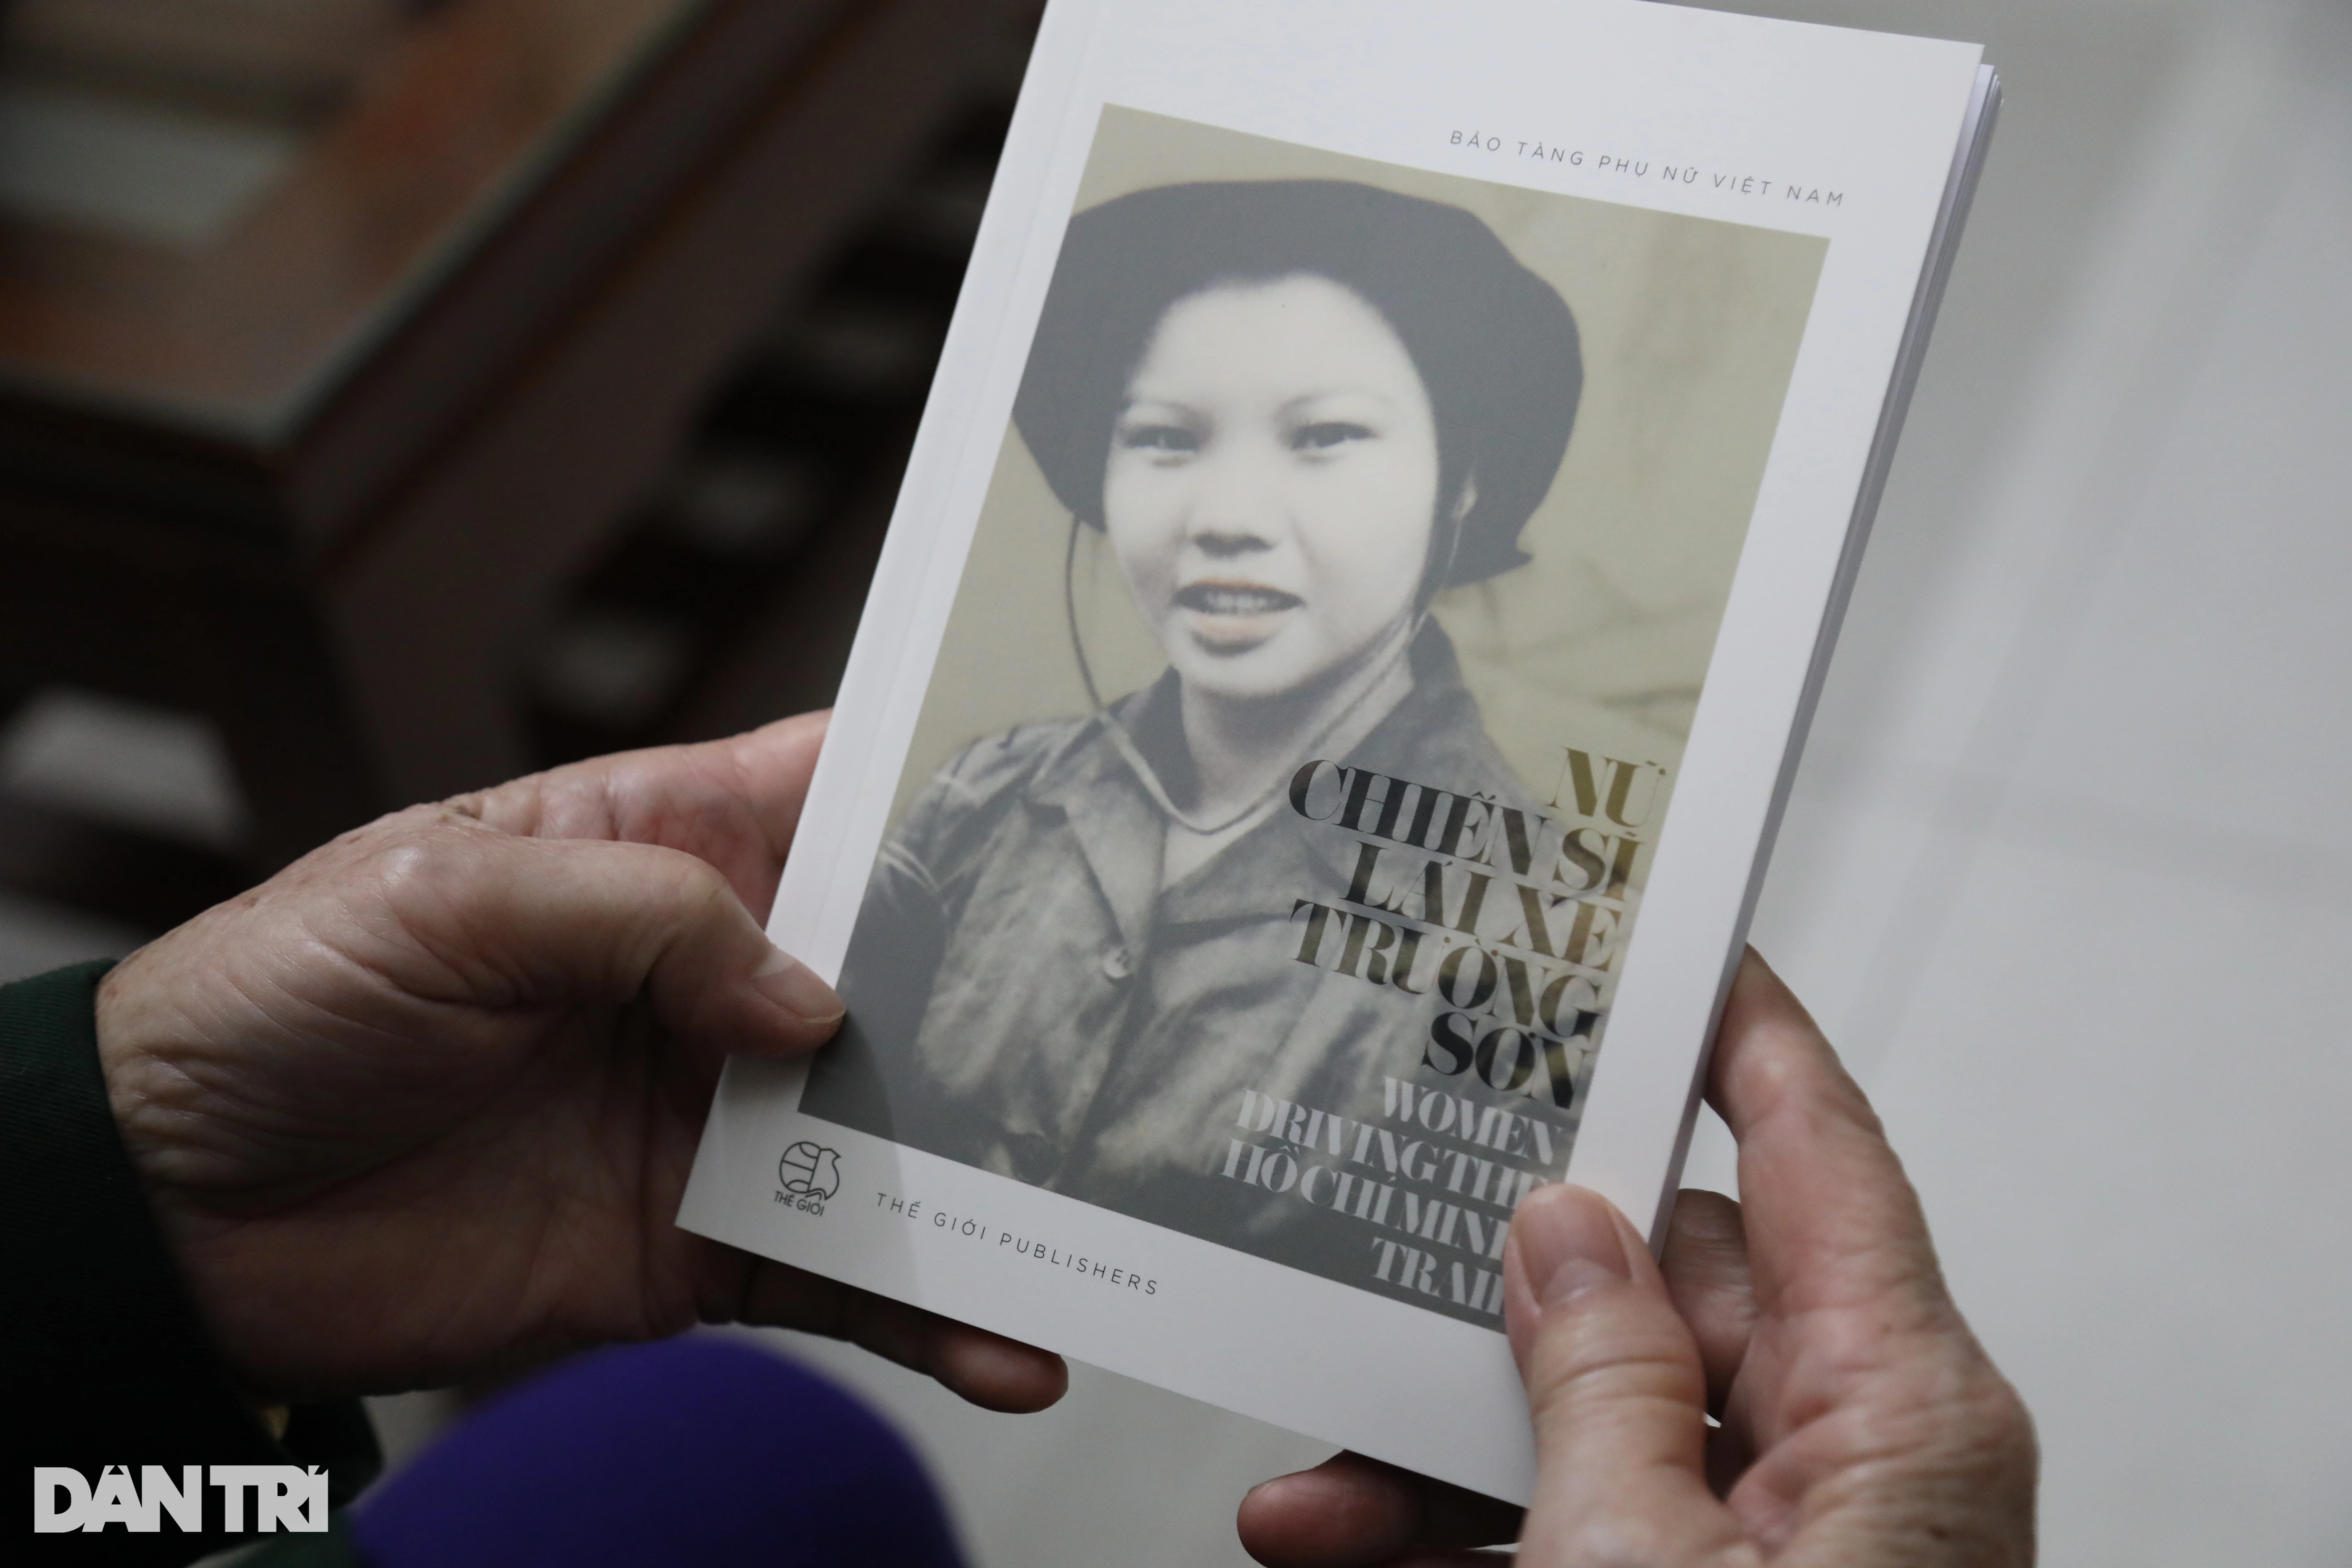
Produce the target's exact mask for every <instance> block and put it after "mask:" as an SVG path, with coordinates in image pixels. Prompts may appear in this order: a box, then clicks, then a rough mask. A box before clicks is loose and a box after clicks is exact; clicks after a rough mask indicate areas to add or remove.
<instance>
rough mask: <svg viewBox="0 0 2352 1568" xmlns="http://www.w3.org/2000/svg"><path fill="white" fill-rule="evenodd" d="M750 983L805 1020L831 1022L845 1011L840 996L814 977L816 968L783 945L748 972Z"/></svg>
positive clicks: (809, 1021) (812, 1022)
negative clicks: (786, 950) (786, 949)
mask: <svg viewBox="0 0 2352 1568" xmlns="http://www.w3.org/2000/svg"><path fill="white" fill-rule="evenodd" d="M751 985H752V988H753V989H754V990H756V991H758V992H759V993H760V994H761V995H762V996H765V997H766V998H767V999H768V1000H769V1001H771V1002H773V1003H774V1004H775V1005H777V1006H779V1007H782V1009H783V1010H784V1011H785V1012H787V1013H790V1014H791V1015H792V1016H794V1017H795V1018H799V1019H801V1020H802V1021H803V1022H805V1023H810V1024H830V1023H832V1022H834V1021H835V1019H837V1018H839V1017H840V1016H842V1014H843V1013H844V1012H845V1011H846V1009H845V1008H844V1007H843V1006H842V1004H841V997H840V996H839V995H838V994H836V993H835V991H834V989H833V987H832V986H830V985H827V984H825V983H824V981H822V980H819V979H818V978H817V977H816V971H815V970H814V969H811V968H810V967H809V966H808V965H807V964H805V963H802V962H801V961H800V960H799V959H797V958H794V957H793V955H792V954H791V953H789V952H785V951H784V950H783V949H782V948H778V949H776V950H775V951H774V952H771V953H770V954H768V957H767V960H766V962H764V963H761V965H760V967H759V968H757V969H755V970H753V971H752V972H751Z"/></svg>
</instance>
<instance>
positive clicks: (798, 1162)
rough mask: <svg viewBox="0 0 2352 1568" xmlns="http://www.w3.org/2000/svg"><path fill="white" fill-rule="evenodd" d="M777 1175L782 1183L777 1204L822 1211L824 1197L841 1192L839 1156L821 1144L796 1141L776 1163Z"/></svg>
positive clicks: (810, 1212) (819, 1212)
mask: <svg viewBox="0 0 2352 1568" xmlns="http://www.w3.org/2000/svg"><path fill="white" fill-rule="evenodd" d="M776 1177H777V1180H778V1181H779V1182H781V1183H782V1190H781V1191H779V1192H778V1193H777V1194H776V1201H777V1202H778V1203H788V1204H791V1205H793V1207H794V1208H797V1209H800V1210H801V1211H803V1213H806V1214H823V1213H824V1201H825V1199H827V1198H829V1197H831V1196H833V1194H835V1193H837V1192H839V1191H841V1156H840V1155H839V1154H837V1153H835V1152H834V1151H832V1150H830V1149H828V1148H826V1147H824V1145H823V1144H821V1143H810V1142H799V1143H795V1144H793V1146H792V1147H791V1148H789V1149H787V1150H785V1151H784V1157H783V1158H782V1160H780V1161H778V1162H777V1163H776Z"/></svg>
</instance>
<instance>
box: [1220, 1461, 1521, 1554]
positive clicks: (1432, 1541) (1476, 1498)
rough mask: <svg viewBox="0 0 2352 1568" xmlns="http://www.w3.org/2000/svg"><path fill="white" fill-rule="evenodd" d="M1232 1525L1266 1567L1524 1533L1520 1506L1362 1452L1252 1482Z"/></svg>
mask: <svg viewBox="0 0 2352 1568" xmlns="http://www.w3.org/2000/svg"><path fill="white" fill-rule="evenodd" d="M1234 1527H1235V1529H1236V1530H1237V1531H1239V1533H1240V1535H1241V1541H1242V1546H1243V1549H1244V1550H1245V1551H1246V1552H1249V1554H1250V1555H1251V1556H1252V1557H1255V1558H1256V1559H1257V1560H1258V1561H1259V1562H1260V1563H1266V1564H1267V1565H1268V1568H1359V1565H1363V1568H1370V1565H1371V1564H1374V1563H1383V1564H1385V1563H1399V1562H1401V1561H1404V1560H1408V1559H1410V1560H1412V1561H1414V1562H1423V1561H1442V1559H1441V1558H1439V1557H1438V1556H1437V1554H1438V1553H1443V1552H1452V1551H1454V1550H1455V1549H1457V1548H1462V1547H1471V1546H1493V1545H1497V1544H1499V1543H1501V1542H1508V1541H1514V1540H1517V1538H1518V1531H1519V1510H1517V1509H1516V1508H1513V1507H1512V1506H1511V1505H1510V1504H1508V1503H1506V1502H1500V1501H1497V1500H1496V1499H1494V1498H1490V1497H1482V1496H1480V1495H1479V1494H1478V1493H1476V1492H1473V1491H1465V1490H1464V1489H1462V1488H1460V1487H1454V1486H1448V1485H1446V1484H1445V1483H1444V1482H1443V1481H1433V1480H1431V1479H1429V1478H1428V1477H1426V1476H1417V1475H1414V1474H1413V1473H1412V1471H1410V1470H1401V1469H1399V1468H1396V1467H1395V1466H1394V1465H1384V1464H1382V1463H1381V1462H1380V1461H1379V1460H1378V1459H1368V1458H1364V1457H1363V1456H1362V1455H1361V1454H1335V1455H1333V1456H1332V1457H1331V1458H1328V1459H1327V1460H1325V1461H1324V1462H1323V1463H1322V1464H1319V1465H1318V1466H1316V1467H1315V1468H1313V1469H1311V1470H1301V1471H1299V1472H1298V1473H1297V1474H1296V1475H1289V1476H1277V1477H1276V1478H1275V1479H1272V1480H1270V1481H1262V1482H1260V1483H1259V1484H1258V1485H1257V1486H1255V1487H1253V1488H1251V1489H1250V1492H1249V1495H1248V1496H1246V1497H1244V1498H1243V1499H1242V1506H1241V1510H1240V1512H1239V1514H1238V1515H1237V1516H1236V1518H1235V1520H1234ZM1476 1561H1479V1562H1483V1563H1488V1564H1492V1563H1494V1562H1495V1559H1494V1558H1493V1557H1481V1558H1478V1559H1476Z"/></svg>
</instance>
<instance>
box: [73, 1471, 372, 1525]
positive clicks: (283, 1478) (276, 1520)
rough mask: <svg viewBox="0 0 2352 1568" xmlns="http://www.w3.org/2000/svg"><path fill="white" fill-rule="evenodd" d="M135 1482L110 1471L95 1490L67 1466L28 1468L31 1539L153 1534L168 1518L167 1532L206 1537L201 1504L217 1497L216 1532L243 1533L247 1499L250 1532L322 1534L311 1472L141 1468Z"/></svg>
mask: <svg viewBox="0 0 2352 1568" xmlns="http://www.w3.org/2000/svg"><path fill="white" fill-rule="evenodd" d="M139 1469H140V1474H139V1476H138V1478H137V1479H132V1477H131V1467H130V1466H128V1465H109V1466H107V1467H106V1468H105V1469H103V1470H101V1471H100V1473H99V1477H98V1483H97V1485H95V1486H93V1485H91V1484H90V1480H89V1477H88V1476H85V1475H83V1474H82V1473H81V1472H80V1471H79V1470H78V1469H75V1468H73V1467H71V1466H69V1465H35V1466H34V1467H33V1533H35V1534H36V1535H57V1534H62V1533H64V1532H65V1531H80V1532H82V1533H83V1534H85V1535H102V1534H104V1533H105V1532H106V1530H107V1528H108V1527H109V1526H110V1525H116V1524H119V1525H121V1526H122V1528H123V1529H124V1530H125V1531H129V1532H130V1533H131V1534H133V1535H153V1534H156V1533H157V1532H159V1531H162V1530H163V1521H164V1520H166V1519H169V1520H170V1521H172V1525H173V1529H175V1530H179V1531H186V1532H188V1533H191V1534H194V1533H197V1532H200V1531H203V1530H204V1528H205V1513H206V1512H207V1511H208V1510H206V1508H205V1500H206V1497H207V1495H208V1494H209V1493H211V1492H214V1491H217V1492H218V1493H219V1494H220V1501H219V1503H218V1505H217V1506H216V1507H215V1508H214V1509H213V1510H209V1511H211V1512H212V1514H213V1517H214V1519H215V1521H216V1522H217V1525H218V1528H220V1529H222V1530H228V1531H244V1530H245V1529H246V1528H247V1525H246V1500H247V1498H248V1497H250V1498H251V1499H252V1501H253V1524H252V1527H251V1528H253V1529H255V1530H258V1531H279V1530H288V1531H297V1532H299V1533H303V1534H314V1535H315V1534H318V1533H320V1532H322V1531H325V1530H326V1528H327V1473H326V1471H324V1470H322V1469H320V1468H319V1467H318V1466H316V1465H313V1466H311V1467H310V1468H308V1469H305V1468H302V1467H301V1466H299V1465H214V1466H212V1467H210V1474H209V1479H210V1480H211V1482H212V1485H211V1486H210V1487H207V1486H206V1485H205V1480H206V1479H207V1473H206V1467H205V1466H202V1465H182V1466H180V1467H178V1468H177V1469H176V1470H174V1469H172V1468H166V1467H164V1466H163V1465H142V1466H141V1467H139Z"/></svg>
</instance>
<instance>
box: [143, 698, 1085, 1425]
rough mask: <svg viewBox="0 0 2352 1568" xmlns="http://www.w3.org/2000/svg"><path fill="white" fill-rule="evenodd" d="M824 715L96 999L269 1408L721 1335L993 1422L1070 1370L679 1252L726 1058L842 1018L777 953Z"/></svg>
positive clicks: (391, 834)
mask: <svg viewBox="0 0 2352 1568" xmlns="http://www.w3.org/2000/svg"><path fill="white" fill-rule="evenodd" d="M823 740H824V715H822V714H813V715H809V716H806V717H803V718H800V719H792V720H786V721H782V722H781V723H777V724H772V725H769V726H768V727H767V728H765V729H763V730H759V731H754V732H752V733H751V734H748V735H741V736H738V737H736V738H735V739H733V740H730V741H720V742H712V743H710V744H708V745H699V746H677V747H668V748H664V749H660V750H656V751H646V752H631V753H627V754H625V755H621V756H615V757H607V758H603V759H600V760H598V761H595V762H590V763H579V764H577V765H575V766H572V767H566V768H559V769H556V770H555V771H553V772H551V773H541V774H538V775H536V776H534V777H530V778H525V779H519V780H517V781H515V782H514V783H512V784H503V785H500V786H499V788H497V789H492V790H486V791H483V792H481V793H480V794H478V795H463V796H460V797H458V798H457V799H456V800H452V801H447V802H444V803H442V804H440V805H421V806H415V807H412V808H410V809H409V810H406V811H402V812H396V813H394V814H393V815H392V816H386V817H384V818H383V819H382V820H380V821H377V822H374V823H372V824H370V825H369V826H365V827H362V828H359V829H356V830H354V831H353V832H351V833H347V834H345V835H343V836H342V837H341V838H338V839H336V840H335V841H334V842H333V843H331V844H329V845H327V846H325V847H322V848H320V849H319V850H317V851H315V852H314V853H312V854H311V855H310V856H308V857H306V858H303V859H301V860H299V861H298V862H296V863H295V864H294V865H292V866H289V867H288V868H286V869H285V870H284V871H281V872H279V873H278V875H277V876H276V877H273V878H271V879H269V880H268V882H265V883H263V884H262V885H261V886H260V887H258V888H256V889H252V890H251V891H249V892H247V893H245V894H243V895H242V896H240V897H238V898H236V899H234V900H230V901H229V902H227V903H226V904H223V905H221V906H220V907H219V908H217V909H215V910H209V911H207V912H206V913H205V914H203V915H200V916H198V917H197V918H196V919H195V920H194V921H189V922H188V923H187V924H186V925H184V926H182V927H180V928H179V929H178V930H176V931H172V932H170V933H168V934H167V935H165V936H163V937H162V938H161V939H159V940H158V941H156V942H152V943H151V944H149V945H148V946H147V947H145V948H142V949H141V950H140V951H139V952H136V953H133V954H132V955H131V957H130V958H129V959H127V960H125V961H124V962H123V963H122V964H121V966H120V967H118V968H117V969H115V970H114V971H113V972H112V973H110V974H109V975H108V976H107V977H106V979H105V981H104V982H103V983H102V984H101V985H100V989H99V996H98V1041H99V1055H100V1063H101V1065H102V1067H103V1068H104V1070H105V1074H106V1079H107V1086H108V1090H109V1095H110V1100H111V1102H112V1105H113V1110H114V1114H115V1119H116V1121H117V1123H118V1124H119V1125H120V1126H121V1130H122V1136H123V1141H124V1143H125V1145H126V1146H127V1147H128V1149H129V1151H130V1152H131V1162H132V1164H133V1165H134V1167H135V1168H136V1169H137V1170H138V1172H139V1174H140V1176H141V1178H142V1182H143V1183H144V1184H145V1187H146V1191H147V1194H148V1196H149V1199H150V1201H151V1203H152V1206H153V1208H154V1210H155V1213H156V1216H157V1218H158V1220H159V1221H160V1223H161V1225H162V1226H163V1234H164V1237H165V1238H166V1240H167V1242H168V1243H169V1244H170V1246H171V1247H172V1249H173V1254H174V1256H175V1257H176V1258H177V1259H178V1261H179V1264H180V1268H181V1272H182V1274H183V1276H184V1278H185V1279H186V1281H187V1283H188V1286H189V1289H190V1290H191V1292H192V1294H193V1295H194V1300H195V1302H196V1306H197V1308H198V1310H199V1311H200V1313H201V1314H202V1316H203V1317H204V1319H205V1324H206V1327H207V1328H208V1329H209V1330H210V1331H211V1333H212V1335H213V1338H214V1342H215V1344H216V1345H217V1346H218V1347H219V1349H220V1351H221V1352H222V1353H223V1355H224V1356H225V1357H226V1360H227V1362H228V1364H229V1366H230V1367H231V1368H232V1369H233V1370H234V1371H235V1373H236V1374H237V1375H238V1376H239V1377H240V1378H241V1379H242V1380H243V1382H244V1383H245V1384H246V1385H247V1391H248V1392H249V1393H250V1394H253V1395H254V1396H255V1397H256V1398H257V1399H258V1400H260V1401H261V1402H263V1403H280V1402H292V1401H297V1400H307V1399H314V1398H320V1397H324V1396H328V1395H336V1394H353V1393H365V1392H376V1391H383V1390H392V1389H402V1388H415V1387H430V1386H436V1385H440V1384H448V1383H452V1382H456V1381H458V1380H460V1379H462V1378H465V1377H467V1376H471V1375H477V1374H480V1373H487V1372H494V1371H496V1370H498V1369H499V1367H500V1366H501V1365H513V1364H520V1363H529V1362H530V1361H532V1360H535V1359H538V1358H540V1357H543V1356H545V1355H547V1354H550V1353H553V1352H560V1351H562V1350H565V1349H569V1348H572V1347H574V1346H578V1345H584V1344H590V1343H594V1342H602V1341H606V1340H615V1339H647V1338H653V1337H656V1336H659V1335H663V1334H668V1333H673V1332H676V1331H678V1330H680V1329H684V1328H686V1327H688V1325H690V1324H692V1323H694V1322H695V1321H698V1320H699V1321H745V1322H755V1323H769V1324H782V1325H785V1326H789V1327H793V1328H799V1329H806V1330H810V1331H815V1332H819V1333H826V1334H833V1335H836V1336H841V1337H845V1338H849V1339H853V1340H856V1342H859V1343H861V1344H863V1345H865V1346H866V1347H867V1348H869V1349H872V1350H876V1351H878V1352H881V1353H883V1354H885V1355H887V1356H889V1357H891V1358H892V1359H893V1360H896V1361H898V1362H901V1363H905V1364H907V1365H908V1366H912V1367H915V1368H917V1369H919V1370H921V1371H924V1372H928V1373H931V1374H933V1375H934V1376H936V1377H938V1378H939V1379H940V1381H941V1382H942V1383H944V1384H947V1385H948V1386H950V1388H953V1389H954V1390H956V1392H958V1393H960V1394H963V1395H964V1396H965V1397H966V1398H968V1399H971V1400H972V1401H974V1402H975V1403H978V1404H982V1405H990V1406H992V1407H994V1408H998V1409H1007V1410H1027V1409H1035V1408H1039V1407H1041V1406H1043V1405H1050V1404H1052V1403H1053V1402H1054V1400H1055V1399H1056V1398H1058V1397H1060V1395H1061V1393H1062V1390H1063V1388H1064V1386H1065V1385H1066V1372H1065V1370H1064V1368H1063V1366H1062V1363H1061V1362H1060V1360H1059V1358H1057V1357H1055V1356H1051V1355H1048V1354H1046V1353H1045V1352H1041V1351H1035V1350H1032V1349H1030V1348H1029V1347H1027V1346H1024V1345H1019V1344H1016V1343H1014V1342H1012V1341H1009V1340H1005V1339H1002V1338H999V1337H998V1336H996V1335H993V1334H989V1333H984V1332H982V1331H979V1330H977V1329H971V1328H966V1327H963V1326H961V1325H960V1324H956V1323H951V1322H949V1321H946V1320H944V1319H941V1318H939V1317H935V1316H933V1315H932V1314H929V1313H927V1312H921V1311H918V1310H915V1309H913V1308H910V1307H906V1306H902V1305H900V1304H898V1303H897V1302H893V1301H888V1300H884V1299H882V1298H880V1297H877V1296H872V1295H868V1294H866V1292H864V1291H860V1290H855V1289H850V1288H848V1287H846V1286H843V1285H839V1284H836V1283H835V1282H833V1281H831V1280H826V1279H818V1278H816V1277H815V1276H814V1275H810V1274H805V1273H803V1272H801V1271H800V1270H798V1269H794V1268H784V1267H782V1265H780V1264H775V1263H771V1262H766V1261H763V1260H761V1259H760V1258H754V1257H752V1256H751V1255H750V1254H748V1253H744V1252H740V1251H738V1250H736V1249H734V1248H732V1247H724V1246H721V1245H719V1243H717V1242H713V1241H709V1240H706V1239H704V1238H702V1237H696V1236H691V1235H688V1233H687V1232H685V1231H682V1230H679V1229H678V1228H677V1226H676V1224H675V1223H674V1216H675V1215H677V1205H678V1198H679V1195H680V1194H681V1193H682V1191H683V1190H684V1187H685V1184H686V1177H687V1173H688V1168H689V1166H690V1165H691V1163H692V1162H693V1157H694V1149H695V1144H696V1141H697V1140H698V1138H699V1136H700V1134H701V1131H702V1121H703V1116H704V1112H705V1111H706V1110H708V1109H709V1103H710V1096H711V1091H712V1089H713V1087H714V1085H715V1084H716V1082H717V1079H718V1075H719V1066H720V1063H721V1062H722V1061H723V1060H724V1058H725V1057H726V1055H727V1054H728V1053H729V1052H742V1053H745V1054H750V1055H758V1056H768V1057H793V1056H800V1055H803V1054H805V1053H807V1052H809V1051H813V1050H814V1049H815V1048H816V1047H818V1046H819V1045H821V1044H823V1043H824V1040H825V1039H826V1038H828V1037H830V1036H831V1035H832V1034H833V1032H834V1030H835V1026H837V1025H838V1024H839V1022H840V1019H841V1015H842V1006H841V1002H840V999H839V998H838V997H837V996H835V994H834V993H833V991H832V990H831V988H830V987H828V986H826V985H825V984H824V983H823V982H822V981H820V980H819V979H818V978H817V977H816V976H815V975H814V973H811V972H810V971H809V970H808V969H806V968H805V967H803V966H802V965H801V964H800V963H796V962H795V961H793V959H791V958H789V957H787V956H786V955H785V954H783V953H782V952H778V951H777V950H776V949H775V948H774V947H773V946H772V944H771V943H770V942H768V940H767V938H766V937H765V936H764V935H762V934H761V927H760V919H761V918H764V916H765V914H766V911H767V907H768V903H769V900H770V899H771V897H772V894H773V892H774V889H775V885H776V878H777V875H778V873H779V871H780V870H781V868H782V865H783V858H784V854H785V851H786V849H787V848H789V847H790V846H791V843H792V837H793V828H794V826H795V825H796V824H797V823H798V821H799V817H800V810H801V803H802V800H803V797H804V795H806V793H807V789H808V781H809V774H810V771H811V770H812V769H813V768H814V765H815V762H816V754H817V750H818V747H819V745H820V744H821V742H823Z"/></svg>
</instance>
